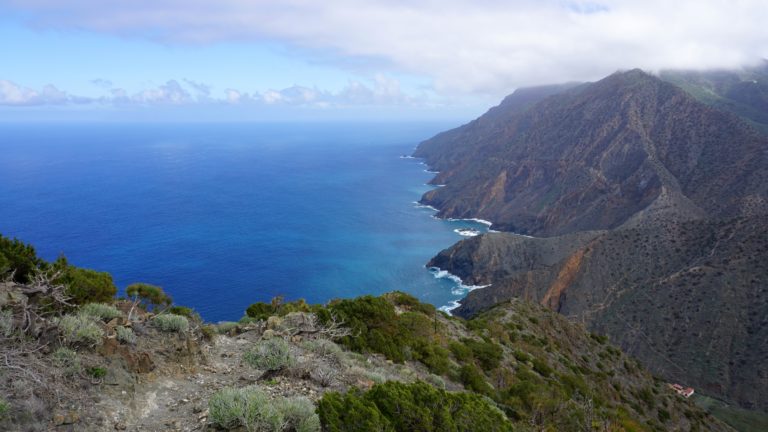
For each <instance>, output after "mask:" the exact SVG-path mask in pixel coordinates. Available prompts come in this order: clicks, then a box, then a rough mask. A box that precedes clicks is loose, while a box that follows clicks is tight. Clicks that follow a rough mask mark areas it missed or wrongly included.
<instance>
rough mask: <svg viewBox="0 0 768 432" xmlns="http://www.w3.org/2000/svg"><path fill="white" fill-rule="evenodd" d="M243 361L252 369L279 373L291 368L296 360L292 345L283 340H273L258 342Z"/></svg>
mask: <svg viewBox="0 0 768 432" xmlns="http://www.w3.org/2000/svg"><path fill="white" fill-rule="evenodd" d="M243 360H245V362H246V363H248V364H249V365H250V366H251V367H254V368H256V369H260V370H266V371H277V370H281V369H284V368H287V367H291V366H293V365H294V363H295V359H294V358H293V355H292V354H291V348H290V345H288V342H286V341H285V340H283V339H281V338H272V339H266V340H261V341H259V342H257V343H256V344H255V345H254V346H253V347H252V348H251V349H250V350H248V351H246V352H245V354H244V355H243Z"/></svg>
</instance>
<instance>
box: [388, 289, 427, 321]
mask: <svg viewBox="0 0 768 432" xmlns="http://www.w3.org/2000/svg"><path fill="white" fill-rule="evenodd" d="M386 296H387V297H388V298H389V299H390V300H391V301H392V303H394V304H395V305H397V306H403V307H405V308H408V309H409V310H412V311H414V312H420V313H422V314H424V315H428V316H431V315H434V314H435V313H436V309H435V307H434V306H432V305H431V304H429V303H422V302H420V301H419V299H417V298H416V297H414V296H412V295H410V294H407V293H404V292H402V291H394V292H392V293H389V294H387V295H386Z"/></svg>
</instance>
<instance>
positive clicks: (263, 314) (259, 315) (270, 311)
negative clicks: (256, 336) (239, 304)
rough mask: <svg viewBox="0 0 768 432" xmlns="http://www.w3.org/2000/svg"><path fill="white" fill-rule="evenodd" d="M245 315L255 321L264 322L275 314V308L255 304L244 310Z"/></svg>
mask: <svg viewBox="0 0 768 432" xmlns="http://www.w3.org/2000/svg"><path fill="white" fill-rule="evenodd" d="M245 314H246V315H247V316H248V317H250V318H254V319H257V320H265V319H267V318H269V317H270V316H272V315H274V314H275V308H273V307H272V305H270V304H267V303H264V302H256V303H254V304H252V305H250V306H248V308H247V309H246V310H245Z"/></svg>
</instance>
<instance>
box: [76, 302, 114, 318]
mask: <svg viewBox="0 0 768 432" xmlns="http://www.w3.org/2000/svg"><path fill="white" fill-rule="evenodd" d="M78 313H80V314H82V315H87V316H91V317H94V318H98V319H102V320H111V319H113V318H117V317H119V316H121V315H122V314H121V313H120V311H119V310H117V308H116V307H114V306H112V305H108V304H104V303H88V304H86V305H83V306H82V307H80V311H79V312H78Z"/></svg>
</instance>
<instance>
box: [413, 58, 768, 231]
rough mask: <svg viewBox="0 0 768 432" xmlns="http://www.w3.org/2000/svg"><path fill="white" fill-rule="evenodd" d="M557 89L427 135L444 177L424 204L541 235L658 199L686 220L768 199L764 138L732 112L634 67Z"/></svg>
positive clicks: (608, 218)
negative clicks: (433, 134)
mask: <svg viewBox="0 0 768 432" xmlns="http://www.w3.org/2000/svg"><path fill="white" fill-rule="evenodd" d="M558 90H560V93H555V94H554V95H549V96H546V95H545V94H544V93H543V92H542V93H541V94H539V95H538V96H540V99H539V101H538V102H536V103H533V104H532V105H530V101H529V103H528V104H527V105H526V104H520V103H512V102H511V101H515V100H518V99H524V98H522V96H520V97H518V98H515V97H514V95H513V96H511V97H509V98H507V100H505V101H506V103H503V104H501V105H500V106H499V107H496V108H495V109H493V110H491V111H489V112H488V113H487V114H485V115H484V116H482V117H480V118H479V119H478V120H476V121H475V122H472V123H470V124H468V125H465V126H463V127H461V128H459V129H456V130H454V131H451V132H448V133H445V134H441V135H438V136H436V137H434V138H432V139H431V140H428V141H425V142H424V143H422V144H421V145H420V146H419V148H418V149H417V151H416V152H415V153H414V155H415V156H418V157H423V158H425V159H426V161H427V162H428V164H429V165H430V166H432V167H433V168H434V169H436V170H439V171H440V174H438V175H437V176H436V177H435V179H434V183H437V184H445V185H446V186H445V187H442V188H439V189H435V190H433V191H430V192H428V193H426V194H425V195H424V197H423V198H422V202H423V203H424V204H429V205H432V206H434V207H437V208H439V209H440V214H439V216H444V217H456V218H466V217H480V218H483V219H488V220H491V221H493V222H494V224H495V225H496V227H497V229H502V230H508V231H515V232H520V233H525V234H532V235H537V236H552V235H559V234H565V233H569V232H574V231H580V230H595V229H607V228H616V227H618V226H620V225H621V224H623V223H625V222H627V221H628V220H629V219H630V218H631V217H632V216H633V215H635V214H637V213H638V212H640V211H641V210H643V209H646V208H649V206H651V205H652V204H654V203H655V204H656V205H655V206H652V207H651V208H653V209H654V210H655V213H659V212H662V213H664V218H666V219H669V218H676V219H681V220H685V219H692V218H701V217H703V216H705V215H706V216H715V217H726V216H735V215H738V214H741V212H742V211H744V209H749V211H754V212H763V211H765V209H766V208H768V203H766V201H765V200H764V197H765V195H766V187H767V186H766V185H768V181H766V178H768V177H767V174H766V163H765V161H766V159H765V158H766V155H765V151H764V149H765V148H766V142H768V141H767V140H766V138H764V137H762V136H761V135H759V134H758V133H757V132H756V131H755V130H754V129H752V128H750V127H748V126H747V125H746V124H744V123H743V122H742V121H740V120H739V119H738V118H737V117H736V116H734V115H731V114H728V113H724V112H721V111H717V110H714V109H712V108H710V107H708V106H706V105H704V104H702V103H700V102H698V101H696V100H695V99H694V98H693V97H691V96H689V95H688V94H686V93H685V92H684V91H682V90H681V89H679V88H678V87H675V86H674V85H672V84H669V83H667V82H664V81H661V80H660V79H657V78H654V77H652V76H650V75H647V74H645V73H643V72H641V71H638V70H634V71H630V72H626V73H617V74H614V75H611V76H609V77H608V78H605V79H604V80H602V81H599V82H597V83H594V84H588V85H581V86H577V87H573V88H568V89H565V90H563V88H558ZM553 91H554V90H553ZM526 107H527V108H526Z"/></svg>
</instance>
